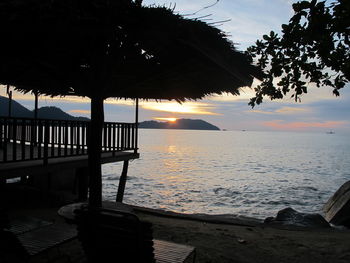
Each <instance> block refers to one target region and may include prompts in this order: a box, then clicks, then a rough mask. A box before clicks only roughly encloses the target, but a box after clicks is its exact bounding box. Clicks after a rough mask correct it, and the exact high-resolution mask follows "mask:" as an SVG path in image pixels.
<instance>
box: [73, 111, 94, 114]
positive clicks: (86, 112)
mask: <svg viewBox="0 0 350 263" xmlns="http://www.w3.org/2000/svg"><path fill="white" fill-rule="evenodd" d="M69 112H71V113H80V114H90V113H91V111H89V110H70V111H69Z"/></svg>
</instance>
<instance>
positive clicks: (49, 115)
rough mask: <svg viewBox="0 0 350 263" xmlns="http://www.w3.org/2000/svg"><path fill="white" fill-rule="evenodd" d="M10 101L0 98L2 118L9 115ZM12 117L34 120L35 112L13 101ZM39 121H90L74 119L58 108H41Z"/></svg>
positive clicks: (0, 114)
mask: <svg viewBox="0 0 350 263" xmlns="http://www.w3.org/2000/svg"><path fill="white" fill-rule="evenodd" d="M8 107H9V99H8V98H6V97H3V96H0V116H7V115H8ZM11 115H12V117H17V118H33V117H34V110H32V111H31V110H28V109H27V108H26V107H24V106H23V105H21V104H20V103H18V102H17V101H15V100H12V114H11ZM38 118H39V119H53V120H69V121H90V119H89V118H86V117H74V116H72V115H70V114H68V113H66V112H64V111H63V110H61V109H60V108H57V107H53V106H51V107H41V108H39V109H38Z"/></svg>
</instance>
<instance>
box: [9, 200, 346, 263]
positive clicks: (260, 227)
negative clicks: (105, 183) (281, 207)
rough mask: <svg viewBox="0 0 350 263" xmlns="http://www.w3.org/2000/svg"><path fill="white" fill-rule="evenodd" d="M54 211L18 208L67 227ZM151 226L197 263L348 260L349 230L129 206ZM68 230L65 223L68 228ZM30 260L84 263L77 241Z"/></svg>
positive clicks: (163, 238) (159, 235) (51, 209)
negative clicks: (192, 253)
mask: <svg viewBox="0 0 350 263" xmlns="http://www.w3.org/2000/svg"><path fill="white" fill-rule="evenodd" d="M58 208H59V207H45V206H42V207H36V208H30V207H26V208H21V209H16V210H13V211H12V212H11V215H12V216H18V215H26V216H32V217H36V218H40V219H43V220H48V221H51V222H54V223H59V224H66V223H65V222H64V219H63V218H61V217H59V216H58V215H57V210H58ZM132 208H133V210H134V212H135V213H136V214H137V215H138V216H139V218H141V219H143V220H147V221H149V222H152V224H153V235H154V238H157V239H162V240H168V241H173V242H176V243H181V244H187V245H190V246H194V247H196V262H197V263H209V262H218V263H225V262H276V263H277V262H305V263H306V262H344V263H345V262H350V230H344V229H343V230H339V229H334V228H331V229H310V228H300V227H285V226H284V227H276V226H274V227H271V226H267V225H264V224H261V222H260V221H259V220H254V219H248V218H241V217H236V216H234V215H223V216H210V215H184V214H176V213H171V212H164V211H161V210H153V209H145V208H140V207H132ZM67 227H68V225H67ZM30 262H33V263H34V262H62V263H63V262H86V258H85V255H84V252H83V250H82V248H81V245H80V243H79V241H78V240H77V239H74V240H72V241H69V242H67V243H65V244H63V245H61V246H58V247H56V248H52V249H49V250H48V251H46V252H44V253H42V254H40V255H38V256H35V257H33V258H32V259H31V260H30Z"/></svg>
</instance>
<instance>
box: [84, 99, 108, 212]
mask: <svg viewBox="0 0 350 263" xmlns="http://www.w3.org/2000/svg"><path fill="white" fill-rule="evenodd" d="M103 121H104V113H103V98H99V97H92V98H91V121H90V127H89V138H88V164H89V205H90V206H91V207H101V206H102V171H101V147H102V127H103Z"/></svg>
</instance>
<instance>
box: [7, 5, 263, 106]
mask: <svg viewBox="0 0 350 263" xmlns="http://www.w3.org/2000/svg"><path fill="white" fill-rule="evenodd" d="M136 2H139V1H136ZM0 30H1V31H0V36H1V39H2V41H0V58H1V60H0V83H1V84H9V85H12V86H16V87H17V89H20V90H22V91H25V92H28V91H33V90H37V91H39V93H40V94H45V95H68V94H72V95H82V96H88V97H94V96H102V97H103V98H107V97H119V98H135V97H138V98H145V99H176V100H178V101H183V100H185V99H199V98H202V97H203V96H205V95H208V94H212V93H222V92H229V93H233V94H238V92H239V88H240V87H242V86H249V85H251V83H252V80H253V77H254V76H255V77H259V76H260V72H259V71H258V70H257V69H256V68H255V67H253V66H251V64H250V63H251V60H250V58H248V57H246V56H245V55H244V54H242V53H241V52H238V51H236V49H235V48H234V46H233V44H232V43H231V42H230V41H229V40H228V39H227V38H226V36H225V34H223V33H222V32H221V31H220V30H218V29H217V28H215V27H213V26H211V25H208V24H206V23H205V22H202V21H199V20H193V19H186V18H184V17H182V16H180V15H177V14H174V13H173V11H172V10H169V9H167V8H165V7H143V6H141V5H140V4H137V3H134V2H132V1H129V0H120V1H107V0H106V1H101V0H90V1H88V0H85V1H79V0H51V1H48V0H16V1H15V0H3V1H1V3H0Z"/></svg>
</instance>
